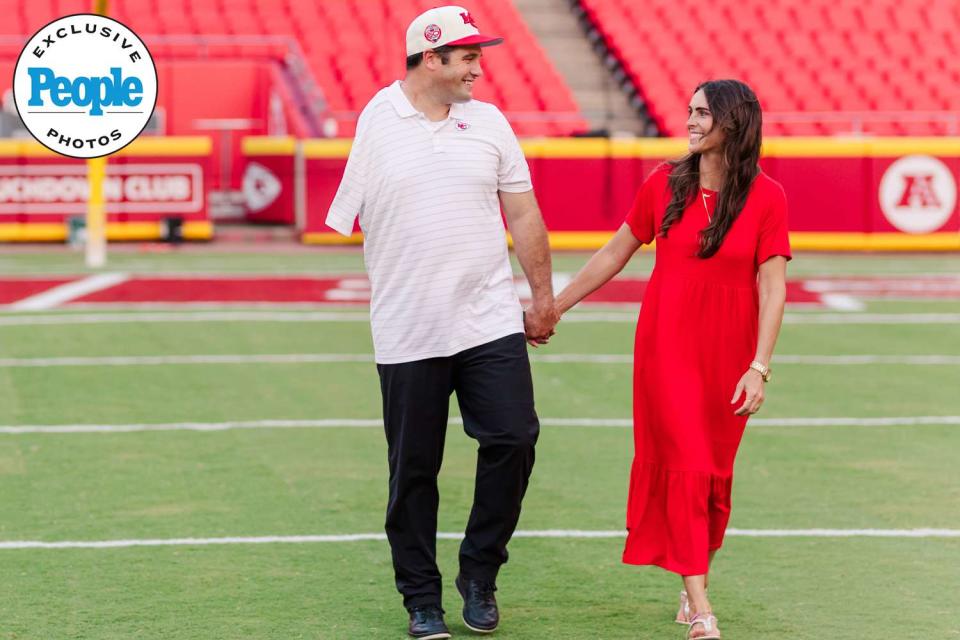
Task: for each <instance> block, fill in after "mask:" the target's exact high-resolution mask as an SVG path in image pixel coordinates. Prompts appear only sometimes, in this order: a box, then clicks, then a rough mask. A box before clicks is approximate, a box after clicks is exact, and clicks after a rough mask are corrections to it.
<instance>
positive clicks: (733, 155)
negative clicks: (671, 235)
mask: <svg viewBox="0 0 960 640" xmlns="http://www.w3.org/2000/svg"><path fill="white" fill-rule="evenodd" d="M701 89H703V93H704V96H705V97H706V99H707V106H708V107H709V109H710V113H711V114H712V115H713V130H716V129H717V128H718V127H719V128H720V130H721V131H723V133H724V141H723V170H724V171H723V181H722V183H721V186H720V192H719V193H718V194H717V204H716V208H715V209H714V214H713V218H712V219H711V221H710V223H709V224H708V225H707V226H706V227H704V228H703V229H702V230H701V231H700V250H699V251H698V252H697V256H698V257H700V258H709V257H711V256H712V255H714V254H715V253H716V252H717V251H718V250H719V249H720V245H721V244H723V239H724V237H726V235H727V232H728V231H730V227H731V226H732V225H733V222H734V220H736V219H737V216H739V215H740V212H741V211H743V206H744V204H746V202H747V195H748V194H749V193H750V187H751V186H753V181H754V180H755V179H756V177H757V176H758V175H759V174H760V166H759V164H758V163H759V161H760V144H761V134H760V128H761V125H762V123H763V117H762V115H761V113H760V101H759V100H757V96H756V94H754V93H753V90H752V89H751V88H750V87H748V86H747V85H745V84H744V83H742V82H740V81H739V80H710V81H708V82H704V83H702V84H700V86H698V87H697V88H696V89H694V93H696V92H697V91H700V90H701ZM670 166H671V169H670V177H669V184H670V190H671V192H672V197H671V199H670V204H669V205H667V211H666V213H665V214H664V216H663V222H662V223H661V224H660V235H662V236H664V237H666V235H667V232H668V231H669V230H670V227H671V226H673V224H674V223H676V222H677V221H679V220H680V218H681V217H683V211H684V209H686V208H687V207H689V206H690V204H691V203H692V202H693V201H694V200H695V199H696V198H697V194H698V191H699V189H700V154H699V153H689V154H687V155H685V156H684V157H682V158H680V159H679V160H673V161H671V162H670Z"/></svg>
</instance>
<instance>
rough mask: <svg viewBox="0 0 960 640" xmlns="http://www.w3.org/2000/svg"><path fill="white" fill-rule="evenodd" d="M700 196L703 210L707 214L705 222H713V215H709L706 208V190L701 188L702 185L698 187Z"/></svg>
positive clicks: (708, 210)
mask: <svg viewBox="0 0 960 640" xmlns="http://www.w3.org/2000/svg"><path fill="white" fill-rule="evenodd" d="M700 196H701V197H702V199H703V211H704V213H706V214H707V223H708V224H709V223H711V222H713V216H711V215H710V209H708V208H707V198H708V197H709V196H708V195H707V192H706V191H704V190H703V187H700Z"/></svg>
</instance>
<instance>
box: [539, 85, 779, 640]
mask: <svg viewBox="0 0 960 640" xmlns="http://www.w3.org/2000/svg"><path fill="white" fill-rule="evenodd" d="M760 126H761V114H760V105H759V102H758V101H757V97H756V96H755V95H754V93H753V91H751V90H750V88H749V87H748V86H746V85H745V84H743V83H741V82H738V81H736V80H717V81H711V82H705V83H703V84H701V85H700V86H699V87H697V89H696V91H695V92H694V95H693V98H692V99H691V100H690V106H689V117H688V119H687V130H688V132H689V153H688V154H687V155H686V156H684V157H683V158H681V159H679V160H676V161H674V162H669V163H665V164H663V165H661V166H660V167H658V168H657V169H656V170H654V171H653V173H652V174H651V175H650V176H649V177H648V178H647V180H646V181H645V182H644V183H643V185H642V186H641V187H640V191H639V193H638V194H637V197H636V200H635V202H634V205H633V208H632V209H631V211H630V213H629V214H628V215H627V219H626V222H625V223H624V224H623V225H622V226H621V227H620V230H619V231H617V233H616V234H615V235H614V237H613V238H612V239H611V240H610V241H609V242H608V243H607V244H606V245H605V246H604V247H603V248H602V249H600V251H598V252H597V253H596V254H595V255H594V256H593V257H592V258H591V259H590V261H589V262H588V263H587V265H586V266H585V267H584V268H583V269H582V270H581V271H580V272H579V273H578V274H577V275H576V277H575V278H574V279H573V281H572V282H571V283H570V284H569V286H567V287H566V288H565V289H564V290H563V292H561V293H560V295H559V296H557V306H558V308H559V311H560V312H561V313H562V312H565V311H567V310H568V309H569V308H570V307H572V306H573V305H575V304H576V303H577V302H579V301H580V300H581V299H583V297H584V296H586V295H588V294H589V293H591V292H592V291H594V290H595V289H597V288H598V287H600V286H601V285H603V284H604V283H605V282H607V281H608V280H610V279H611V278H612V277H613V276H615V275H616V274H617V273H619V272H620V271H621V270H622V269H623V267H624V265H626V263H627V261H628V260H629V259H630V257H631V256H632V255H633V254H634V252H635V251H636V250H637V249H638V248H639V247H640V245H641V244H645V243H649V242H651V241H653V239H654V237H656V240H657V247H656V249H657V256H656V266H655V267H654V270H653V275H652V276H651V278H650V283H649V285H648V287H647V291H646V293H645V295H644V299H643V308H642V310H641V311H640V319H639V322H638V325H637V335H636V347H635V358H634V412H633V417H634V446H635V456H634V461H633V468H632V470H631V477H630V492H629V499H628V504H627V530H628V535H627V542H626V548H625V549H624V553H623V561H624V562H625V563H628V564H638V565H647V564H652V565H657V566H660V567H663V568H664V569H667V570H669V571H672V572H674V573H678V574H680V575H681V576H682V577H683V584H684V587H685V591H682V592H681V600H680V602H681V605H680V611H679V612H678V614H677V622H681V623H684V624H688V625H689V630H688V638H693V639H699V640H705V639H708V638H719V637H720V631H719V629H718V627H717V619H716V617H715V616H714V615H713V612H712V609H711V607H710V602H709V600H708V599H707V592H706V590H707V574H708V572H709V566H710V562H711V560H712V559H713V556H714V554H715V553H716V551H717V549H719V548H720V545H721V543H722V542H723V535H724V532H725V530H726V527H727V521H728V519H729V515H730V489H731V481H732V473H733V461H734V457H735V456H736V452H737V447H738V446H739V444H740V438H741V436H742V435H743V430H744V427H745V426H746V422H747V418H748V416H749V415H751V414H753V413H756V412H757V410H759V409H760V406H761V404H762V403H763V399H764V383H765V382H766V381H767V380H769V376H770V370H769V369H768V363H769V362H770V356H771V355H772V354H773V347H774V343H775V342H776V339H777V334H778V333H779V331H780V323H781V321H782V319H783V305H784V300H785V298H786V283H785V280H786V263H787V260H789V259H790V245H789V240H788V238H787V205H786V198H785V196H784V192H783V188H782V187H781V186H780V185H779V184H777V183H776V182H774V181H773V180H772V179H770V178H769V177H767V176H766V175H765V174H764V173H763V172H762V171H760V168H759V166H758V160H759V157H760V139H761V136H760ZM731 397H732V400H731Z"/></svg>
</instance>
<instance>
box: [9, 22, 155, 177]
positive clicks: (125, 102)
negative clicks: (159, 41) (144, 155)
mask: <svg viewBox="0 0 960 640" xmlns="http://www.w3.org/2000/svg"><path fill="white" fill-rule="evenodd" d="M13 97H14V102H15V104H16V106H17V111H18V112H19V113H20V119H21V120H23V123H24V124H25V125H26V126H27V129H28V130H29V131H30V134H31V135H33V137H34V138H36V139H37V140H38V141H39V142H40V143H41V144H43V145H44V146H45V147H47V148H48V149H51V150H52V151H56V152H57V153H60V154H63V155H65V156H70V157H72V158H97V157H99V156H106V155H109V154H111V153H114V152H116V151H119V150H120V149H122V148H123V147H125V146H127V145H128V144H130V143H131V142H133V141H134V139H136V137H137V136H138V135H140V132H141V131H143V129H144V127H146V126H147V121H148V120H149V119H150V116H151V115H152V114H153V109H154V107H155V106H156V104H157V68H156V66H154V63H153V58H152V57H151V56H150V52H149V51H147V47H146V45H144V44H143V41H142V40H140V38H139V37H137V34H135V33H134V32H133V31H131V30H130V29H129V28H127V27H126V26H125V25H123V24H121V23H120V22H117V21H116V20H112V19H111V18H106V17H104V16H100V15H95V14H88V13H81V14H76V15H72V16H66V17H63V18H60V19H58V20H54V21H53V22H51V23H50V24H48V25H47V26H45V27H43V28H42V29H40V30H39V31H38V32H37V33H36V34H34V36H33V37H32V38H30V40H29V41H28V42H27V46H26V47H25V48H24V50H23V52H22V53H21V54H20V57H19V58H18V59H17V67H16V69H15V70H14V72H13Z"/></svg>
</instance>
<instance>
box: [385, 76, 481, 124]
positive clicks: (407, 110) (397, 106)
mask: <svg viewBox="0 0 960 640" xmlns="http://www.w3.org/2000/svg"><path fill="white" fill-rule="evenodd" d="M387 99H389V100H390V104H392V105H393V108H394V110H396V112H397V115H398V116H400V117H401V118H409V117H411V116H415V115H417V114H419V113H420V112H419V111H417V108H416V107H414V106H413V105H412V104H410V100H409V99H408V98H407V94H405V93H404V92H403V89H402V88H400V81H399V80H396V81H394V83H393V84H391V85H390V86H389V87H387ZM466 113H467V103H465V102H454V103H453V104H451V105H450V117H451V118H454V119H456V120H462V119H463V117H464V116H465V115H466Z"/></svg>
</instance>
